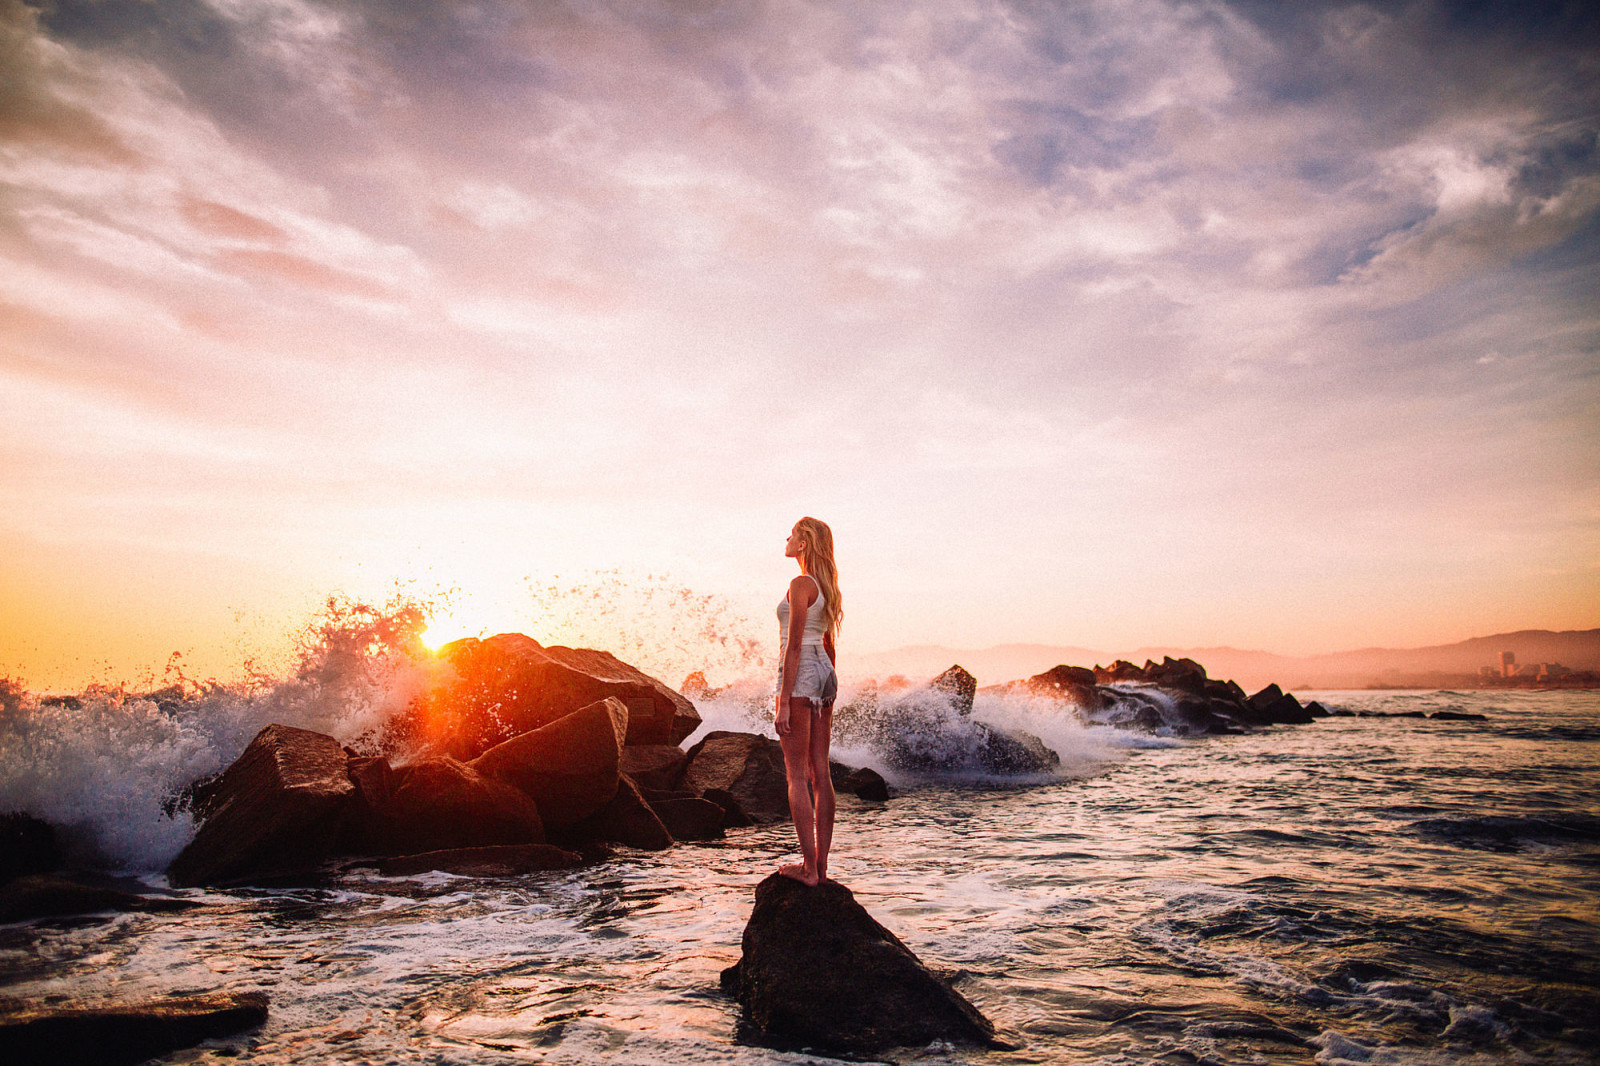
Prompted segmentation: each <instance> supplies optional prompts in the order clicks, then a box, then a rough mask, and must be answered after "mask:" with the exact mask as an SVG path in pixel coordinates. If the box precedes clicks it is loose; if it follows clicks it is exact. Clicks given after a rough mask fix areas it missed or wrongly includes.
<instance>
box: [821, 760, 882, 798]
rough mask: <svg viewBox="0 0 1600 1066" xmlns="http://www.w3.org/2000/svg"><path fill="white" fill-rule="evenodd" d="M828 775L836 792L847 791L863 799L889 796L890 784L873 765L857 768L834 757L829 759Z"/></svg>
mask: <svg viewBox="0 0 1600 1066" xmlns="http://www.w3.org/2000/svg"><path fill="white" fill-rule="evenodd" d="M828 777H829V778H830V779H831V780H832V781H833V790H834V791H835V792H846V793H849V794H851V795H854V796H859V797H861V798H862V799H871V800H886V799H888V798H889V786H888V784H887V783H886V782H885V781H884V780H883V777H882V776H881V775H879V773H878V771H876V770H874V769H872V768H871V767H866V766H864V767H862V768H861V769H859V770H858V769H856V768H855V767H853V766H846V765H845V764H844V763H842V762H837V761H835V760H833V759H829V760H828Z"/></svg>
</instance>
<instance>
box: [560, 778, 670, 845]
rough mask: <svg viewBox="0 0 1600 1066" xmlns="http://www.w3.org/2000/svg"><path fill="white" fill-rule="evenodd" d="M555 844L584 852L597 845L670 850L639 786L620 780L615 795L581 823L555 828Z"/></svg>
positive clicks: (664, 829)
mask: <svg viewBox="0 0 1600 1066" xmlns="http://www.w3.org/2000/svg"><path fill="white" fill-rule="evenodd" d="M556 837H557V841H558V843H561V844H563V845H564V846H567V847H571V848H574V849H578V850H581V849H584V848H586V847H588V846H590V845H592V844H594V843H596V842H601V843H612V844H626V845H627V846H628V847H630V848H641V849H643V850H645V851H660V850H661V849H663V848H670V847H672V833H671V832H670V831H668V829H667V827H666V825H665V824H664V823H663V822H662V821H661V818H660V816H658V815H657V814H656V812H655V811H653V810H652V809H651V808H650V804H648V803H646V802H645V798H644V795H643V794H642V793H641V792H640V791H639V786H638V785H636V784H634V783H633V782H632V781H630V780H629V779H628V778H627V777H623V778H622V779H621V780H620V781H618V783H617V794H616V795H614V796H612V797H611V799H610V800H609V801H607V803H606V805H605V806H604V807H601V808H600V809H599V810H598V811H595V812H594V813H593V814H591V815H589V817H587V818H585V819H584V820H583V821H581V822H578V823H576V824H574V825H570V826H562V827H558V828H557V830H556Z"/></svg>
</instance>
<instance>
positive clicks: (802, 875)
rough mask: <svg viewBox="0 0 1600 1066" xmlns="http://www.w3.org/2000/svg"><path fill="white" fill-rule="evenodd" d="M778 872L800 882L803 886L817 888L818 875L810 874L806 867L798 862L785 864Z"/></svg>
mask: <svg viewBox="0 0 1600 1066" xmlns="http://www.w3.org/2000/svg"><path fill="white" fill-rule="evenodd" d="M778 872H779V873H780V874H782V875H783V876H785V877H789V878H793V879H794V880H796V881H799V882H800V883H801V884H802V885H810V886H811V887H812V888H816V887H817V875H816V874H814V873H810V872H808V871H807V870H806V868H805V867H804V866H802V865H800V864H799V863H797V862H791V863H785V864H784V865H782V866H780V867H778Z"/></svg>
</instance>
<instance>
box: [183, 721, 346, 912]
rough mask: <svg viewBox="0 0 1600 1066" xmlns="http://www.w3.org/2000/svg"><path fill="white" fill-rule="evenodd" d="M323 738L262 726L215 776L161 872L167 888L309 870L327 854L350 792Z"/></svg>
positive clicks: (336, 751)
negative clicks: (199, 814)
mask: <svg viewBox="0 0 1600 1066" xmlns="http://www.w3.org/2000/svg"><path fill="white" fill-rule="evenodd" d="M345 763H346V756H345V753H344V749H343V748H341V747H340V746H339V742H338V741H337V740H334V739H333V738H332V737H330V736H325V735H323V734H321V733H313V732H312V731H311V730H309V729H296V728H295V727H294V726H286V725H269V726H267V727H266V728H265V729H263V730H262V731H261V732H260V733H257V734H256V737H255V739H254V740H252V741H251V742H250V744H249V746H248V747H246V748H245V750H244V754H242V755H240V756H239V758H238V759H237V760H235V761H234V763H233V765H232V766H230V767H228V769H227V770H225V771H223V774H222V777H221V778H220V779H219V780H218V782H217V784H216V787H215V788H214V789H213V790H212V796H213V798H212V800H211V802H210V803H209V804H208V809H209V811H210V813H209V815H208V816H207V817H206V819H205V820H204V821H203V822H201V823H200V828H199V830H198V831H197V832H196V833H195V836H194V839H193V840H191V841H190V842H189V845H188V846H187V847H185V848H184V849H183V851H182V852H181V853H179V855H178V857H177V858H176V859H174V860H173V861H172V865H171V866H169V867H167V879H168V880H169V881H170V882H171V883H172V884H174V885H179V886H182V885H201V884H217V883H219V882H223V881H240V880H244V879H249V878H255V877H261V876H267V877H279V876H282V875H285V874H293V873H299V872H303V871H306V870H309V869H312V868H314V867H316V866H318V865H319V864H321V863H322V862H323V860H325V859H326V858H327V857H328V856H329V854H331V853H332V851H333V848H334V844H335V843H336V841H337V840H338V838H339V833H340V829H341V828H342V821H343V816H344V812H345V807H346V805H347V804H348V803H349V801H350V799H351V797H352V796H353V795H354V792H355V786H353V785H352V784H351V783H350V778H349V776H348V774H346V772H345Z"/></svg>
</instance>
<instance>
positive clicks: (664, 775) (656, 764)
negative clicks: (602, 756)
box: [622, 744, 689, 789]
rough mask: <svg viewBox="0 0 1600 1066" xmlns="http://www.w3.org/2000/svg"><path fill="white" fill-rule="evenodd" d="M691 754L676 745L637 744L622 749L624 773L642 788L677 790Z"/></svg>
mask: <svg viewBox="0 0 1600 1066" xmlns="http://www.w3.org/2000/svg"><path fill="white" fill-rule="evenodd" d="M688 765H689V753H688V752H686V751H684V750H683V749H682V748H680V747H678V745H676V744H635V745H633V746H632V747H627V748H623V749H622V772H623V773H625V774H627V775H628V776H629V777H631V778H633V779H634V781H636V782H637V783H638V785H639V787H640V788H661V789H670V788H677V787H678V781H679V779H680V778H682V777H683V768H684V767H685V766H688Z"/></svg>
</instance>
